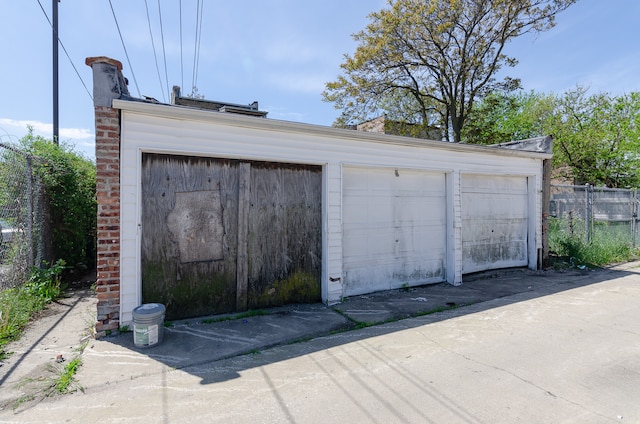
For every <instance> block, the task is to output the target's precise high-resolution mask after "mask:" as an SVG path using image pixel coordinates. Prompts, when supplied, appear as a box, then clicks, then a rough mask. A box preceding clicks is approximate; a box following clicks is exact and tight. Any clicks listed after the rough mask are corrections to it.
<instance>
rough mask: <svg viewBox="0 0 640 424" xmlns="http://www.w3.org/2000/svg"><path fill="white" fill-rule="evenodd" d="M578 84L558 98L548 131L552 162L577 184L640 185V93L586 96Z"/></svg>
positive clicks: (547, 125) (549, 121) (548, 124)
mask: <svg viewBox="0 0 640 424" xmlns="http://www.w3.org/2000/svg"><path fill="white" fill-rule="evenodd" d="M586 92H587V90H586V89H584V88H582V87H577V88H576V89H575V90H572V91H568V92H566V93H565V94H564V95H563V96H562V97H559V98H558V99H557V104H556V109H555V112H554V114H553V115H552V117H551V118H550V119H549V120H548V121H547V122H546V124H545V127H546V128H545V129H546V131H548V133H549V134H551V135H553V138H554V158H553V163H554V167H555V168H556V169H561V167H563V166H564V167H565V168H564V169H566V170H567V171H568V172H567V175H566V176H568V177H571V178H573V180H574V182H575V183H576V184H585V183H590V184H594V185H606V186H608V187H639V186H640V92H632V93H630V94H625V95H622V96H619V97H612V96H610V95H609V94H606V93H599V94H594V95H591V96H587V94H586Z"/></svg>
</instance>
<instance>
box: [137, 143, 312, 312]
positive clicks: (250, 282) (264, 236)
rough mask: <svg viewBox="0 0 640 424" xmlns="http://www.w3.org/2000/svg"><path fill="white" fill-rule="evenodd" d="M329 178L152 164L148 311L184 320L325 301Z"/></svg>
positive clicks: (269, 167) (169, 160)
mask: <svg viewBox="0 0 640 424" xmlns="http://www.w3.org/2000/svg"><path fill="white" fill-rule="evenodd" d="M321 175H322V169H321V167H317V166H305V165H288V164H277V163H264V162H241V161H238V160H226V159H214V158H203V157H188V156H176V155H160V154H146V153H145V154H143V158H142V221H141V222H142V236H141V240H142V242H141V250H142V252H141V258H142V261H141V262H142V263H141V268H142V298H143V302H145V303H147V302H160V303H164V304H165V305H166V307H167V318H168V319H178V318H187V317H193V316H202V315H210V314H219V313H226V312H233V311H238V310H246V309H247V308H260V307H267V306H275V305H282V304H286V303H294V302H316V301H319V300H320V272H321V261H320V255H321V233H322V231H321V229H322V226H321V210H322V208H321V197H322V196H321V185H322V179H321Z"/></svg>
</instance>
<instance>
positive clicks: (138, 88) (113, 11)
mask: <svg viewBox="0 0 640 424" xmlns="http://www.w3.org/2000/svg"><path fill="white" fill-rule="evenodd" d="M109 6H111V13H112V14H113V20H114V21H115V22H116V28H118V35H120V41H121V42H122V48H123V49H124V55H125V56H126V57H127V63H128V64H129V69H131V76H132V77H133V82H134V83H135V84H136V90H138V97H142V95H141V94H140V87H138V81H137V80H136V74H134V73H133V66H131V60H130V59H129V53H127V47H126V46H125V45H124V39H123V38H122V32H121V31H120V25H118V18H116V12H115V10H113V4H111V0H109Z"/></svg>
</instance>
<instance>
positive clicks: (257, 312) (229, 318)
mask: <svg viewBox="0 0 640 424" xmlns="http://www.w3.org/2000/svg"><path fill="white" fill-rule="evenodd" d="M261 315H268V312H266V311H264V310H262V309H255V310H253V309H252V310H250V311H247V312H243V313H241V314H234V315H230V316H224V317H217V318H205V319H203V320H202V321H201V322H202V323H203V324H215V323H216V322H223V321H233V320H237V319H243V318H251V317H258V316H261Z"/></svg>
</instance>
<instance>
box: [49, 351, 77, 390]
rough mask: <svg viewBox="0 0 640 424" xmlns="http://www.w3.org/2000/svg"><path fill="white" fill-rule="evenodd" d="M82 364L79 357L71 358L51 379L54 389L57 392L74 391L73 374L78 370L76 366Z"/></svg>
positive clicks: (74, 381)
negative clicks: (58, 373)
mask: <svg viewBox="0 0 640 424" xmlns="http://www.w3.org/2000/svg"><path fill="white" fill-rule="evenodd" d="M81 365H82V359H80V358H79V357H77V358H75V359H73V360H72V361H71V362H69V363H68V364H67V365H65V366H64V368H63V369H62V372H61V373H60V375H58V377H56V378H55V379H54V381H53V384H54V387H55V390H56V392H57V393H59V394H65V393H70V392H72V391H75V390H76V389H75V386H76V385H75V383H76V379H75V375H76V373H77V372H78V368H80V366H81Z"/></svg>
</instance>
